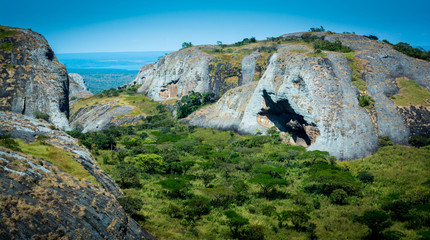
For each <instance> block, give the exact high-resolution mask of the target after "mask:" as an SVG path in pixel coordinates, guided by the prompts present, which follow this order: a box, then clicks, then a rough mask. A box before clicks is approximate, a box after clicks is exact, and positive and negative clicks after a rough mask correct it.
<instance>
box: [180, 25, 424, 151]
mask: <svg viewBox="0 0 430 240" xmlns="http://www.w3.org/2000/svg"><path fill="white" fill-rule="evenodd" d="M319 34H320V35H321V36H322V37H325V40H329V41H336V40H340V41H341V42H342V43H343V45H346V46H349V47H351V48H352V49H354V50H355V53H354V56H353V60H351V59H347V58H346V56H344V54H341V53H337V52H329V51H324V52H325V54H326V56H325V57H313V56H311V55H309V53H310V52H311V51H313V50H312V49H310V48H309V47H306V46H303V45H296V44H283V45H281V46H280V47H279V49H278V51H277V53H275V54H274V55H272V56H271V58H270V63H269V66H268V68H267V70H266V71H265V73H264V75H263V77H262V78H261V79H260V81H259V82H258V85H257V86H256V87H255V90H254V91H253V92H252V93H248V94H249V95H246V94H244V87H245V88H247V91H249V90H251V88H252V85H245V86H243V87H241V88H236V89H233V90H231V91H229V92H228V94H225V95H224V96H223V97H222V98H221V99H220V100H219V101H218V102H217V103H216V104H215V105H212V106H209V107H207V108H203V109H201V110H198V111H197V112H195V113H193V114H192V115H190V116H189V117H188V119H187V120H186V121H187V122H189V123H190V124H192V125H197V126H202V127H216V128H222V129H237V130H238V131H239V132H242V133H249V134H256V133H257V132H260V131H261V132H265V131H266V129H268V128H270V127H271V126H276V127H277V128H278V129H279V130H280V131H282V132H287V133H289V134H290V135H291V136H292V138H293V139H294V141H295V142H296V143H297V144H301V145H307V146H309V149H310V150H316V149H317V150H323V151H329V152H330V154H332V155H334V156H336V157H338V158H339V159H353V158H359V157H363V156H366V155H369V154H371V153H373V152H374V151H375V150H376V148H377V147H378V137H379V136H389V137H390V139H391V140H392V141H393V142H394V143H396V144H406V143H407V139H408V138H409V137H410V136H411V133H412V134H414V135H415V134H421V135H423V136H427V137H430V136H429V135H428V134H429V132H428V129H429V128H428V126H429V125H430V117H429V110H428V107H423V106H416V107H415V106H411V107H406V108H405V107H399V106H396V105H395V104H394V102H393V101H392V100H391V99H389V98H388V97H387V96H389V95H393V94H396V93H398V91H399V86H397V84H396V78H399V77H406V78H409V79H412V80H414V81H416V82H417V83H418V84H419V85H420V86H422V87H423V88H426V89H427V90H430V63H429V62H425V61H422V60H418V59H414V58H411V57H407V56H405V55H404V54H402V53H400V52H397V51H395V50H394V49H393V48H392V47H391V46H390V45H388V44H385V43H382V42H378V41H373V40H369V39H367V38H364V37H361V36H357V35H352V34H326V33H319ZM302 35H303V33H296V34H290V35H286V36H285V37H288V38H297V37H301V36H302ZM351 61H354V62H355V63H357V64H360V66H362V70H361V75H362V78H363V80H364V81H365V83H366V88H367V89H366V90H365V91H364V93H365V94H367V95H369V96H371V97H372V98H373V99H374V100H375V107H374V108H371V109H365V108H362V107H360V106H359V104H358V96H359V95H360V94H363V92H361V93H360V91H359V89H358V88H357V87H356V86H355V85H354V84H353V82H352V72H353V70H352V69H351V67H350V65H349V64H348V63H350V62H351ZM247 91H245V92H247ZM251 94H252V96H250V95H251Z"/></svg>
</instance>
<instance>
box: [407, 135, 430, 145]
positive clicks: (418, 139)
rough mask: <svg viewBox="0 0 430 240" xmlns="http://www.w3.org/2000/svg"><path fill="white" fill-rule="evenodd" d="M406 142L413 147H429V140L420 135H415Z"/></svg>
mask: <svg viewBox="0 0 430 240" xmlns="http://www.w3.org/2000/svg"><path fill="white" fill-rule="evenodd" d="M408 142H409V144H411V145H412V146H414V147H424V146H427V145H430V139H429V138H425V137H423V136H421V135H415V136H413V137H411V138H409V141H408Z"/></svg>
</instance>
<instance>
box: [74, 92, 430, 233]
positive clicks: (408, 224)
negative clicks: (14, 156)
mask: <svg viewBox="0 0 430 240" xmlns="http://www.w3.org/2000/svg"><path fill="white" fill-rule="evenodd" d="M103 98H105V97H103ZM103 98H99V101H103ZM156 106H157V105H156V104H155V105H154V106H153V108H152V109H147V111H151V112H152V113H153V114H152V115H151V116H150V117H148V118H146V119H145V120H144V121H143V122H142V123H138V124H135V125H130V126H121V127H114V128H111V129H108V130H104V131H100V132H93V133H85V134H83V133H80V132H79V131H76V130H75V131H72V132H70V134H71V135H72V136H75V137H77V138H79V139H80V140H81V142H82V144H84V145H86V146H87V147H88V148H90V149H91V151H92V152H93V154H94V155H95V156H96V158H97V160H98V162H99V163H100V165H101V166H102V168H103V169H104V170H105V171H106V172H107V173H108V174H109V175H111V176H112V177H113V178H114V179H115V180H116V181H117V183H118V184H119V185H120V186H121V188H122V189H123V191H124V193H125V195H126V198H124V199H120V202H121V204H123V206H124V207H125V208H126V210H127V212H128V213H129V214H130V215H131V216H132V217H133V218H135V219H136V220H138V222H139V223H140V224H141V225H142V226H144V228H145V229H147V230H148V231H149V232H151V233H152V234H154V235H155V236H156V237H157V238H159V239H294V238H296V239H362V238H367V239H382V238H384V239H400V238H399V237H400V236H404V238H405V239H419V238H420V236H425V235H426V234H427V233H428V231H429V219H430V217H429V211H428V205H429V203H430V202H429V201H430V190H429V184H428V182H429V180H430V179H429V178H428V174H427V173H428V172H429V170H430V169H429V168H430V148H428V147H421V148H419V149H418V148H415V147H405V146H385V147H382V148H381V149H380V150H379V151H378V152H377V153H376V154H375V155H373V156H369V157H366V158H364V159H359V160H354V161H349V162H339V161H336V159H335V158H334V157H331V156H329V154H328V153H327V152H322V151H305V149H304V148H303V147H299V146H291V145H287V144H283V143H281V142H280V139H279V134H271V135H269V136H241V135H238V134H236V133H234V132H229V131H218V130H212V129H202V128H196V127H193V126H187V125H184V124H182V123H181V122H178V121H177V120H175V119H173V118H171V117H170V113H169V112H167V111H166V109H163V108H161V107H159V108H156ZM387 141H388V142H389V139H388V140H387ZM414 141H415V142H416V143H417V144H421V143H426V141H423V140H422V139H416V140H414ZM387 145H388V144H387ZM424 145H425V144H424ZM378 219H380V220H378Z"/></svg>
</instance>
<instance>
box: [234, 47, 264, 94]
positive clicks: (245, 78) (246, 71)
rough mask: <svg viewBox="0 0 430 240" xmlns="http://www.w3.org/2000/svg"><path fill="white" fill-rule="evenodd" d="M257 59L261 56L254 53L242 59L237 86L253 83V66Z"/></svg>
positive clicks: (256, 52)
mask: <svg viewBox="0 0 430 240" xmlns="http://www.w3.org/2000/svg"><path fill="white" fill-rule="evenodd" d="M259 57H261V54H260V53H259V52H258V51H255V52H253V53H252V54H249V55H247V56H245V57H244V58H243V59H242V79H239V86H242V85H245V84H248V83H250V82H252V81H254V74H255V64H256V62H257V58H259Z"/></svg>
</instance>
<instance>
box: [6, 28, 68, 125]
mask: <svg viewBox="0 0 430 240" xmlns="http://www.w3.org/2000/svg"><path fill="white" fill-rule="evenodd" d="M10 30H13V31H15V33H14V34H12V35H10V36H7V37H5V38H2V39H0V44H1V43H8V44H10V45H11V46H12V47H11V49H10V50H9V51H8V50H5V49H0V85H1V86H2V87H1V88H0V111H13V112H16V113H20V114H25V115H28V116H33V113H34V112H35V111H41V112H44V113H47V114H48V115H49V117H50V122H52V124H54V125H55V126H56V127H58V128H62V129H69V124H68V117H69V79H68V76H67V71H66V68H65V67H64V65H63V64H61V63H60V62H59V61H58V60H57V58H56V57H55V55H54V52H53V51H52V49H51V47H50V46H49V45H48V42H47V41H46V40H45V38H44V37H43V36H42V35H40V34H38V33H36V32H33V31H31V30H28V29H20V28H13V29H10Z"/></svg>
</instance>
